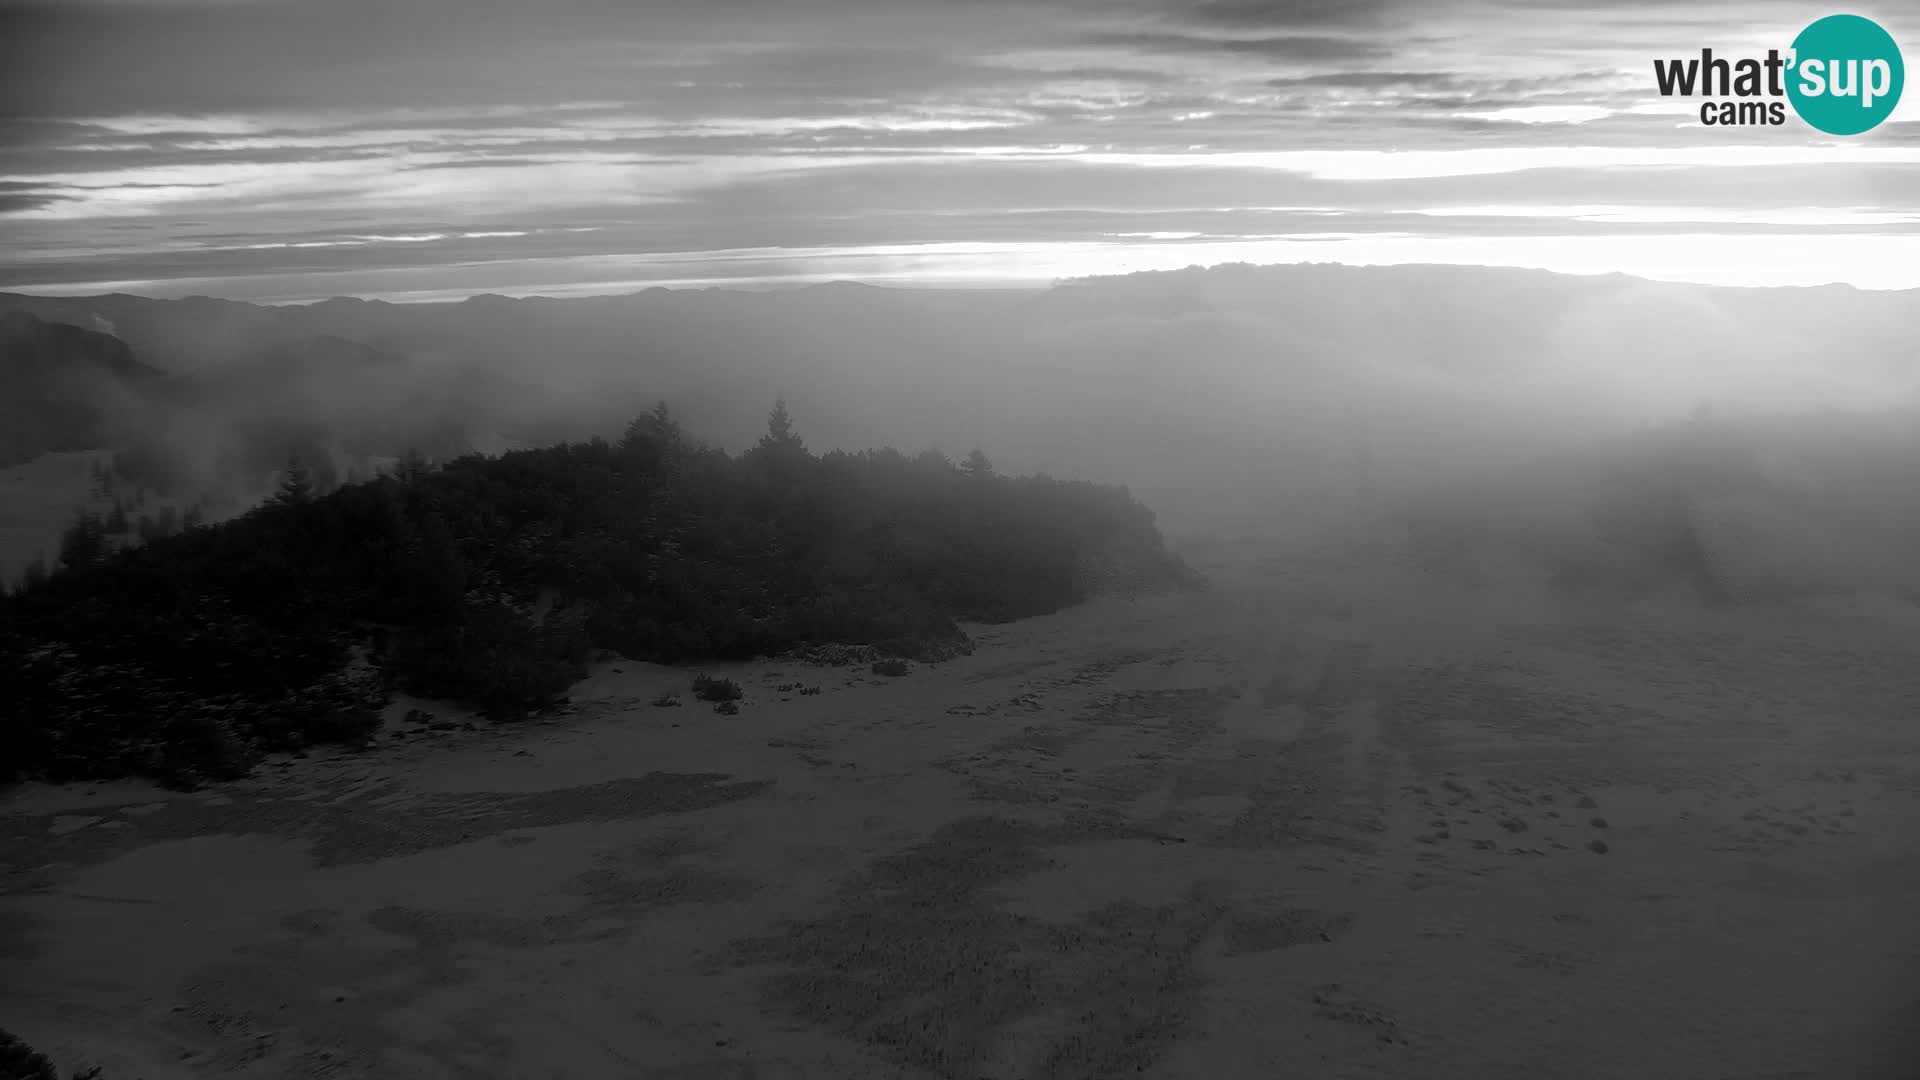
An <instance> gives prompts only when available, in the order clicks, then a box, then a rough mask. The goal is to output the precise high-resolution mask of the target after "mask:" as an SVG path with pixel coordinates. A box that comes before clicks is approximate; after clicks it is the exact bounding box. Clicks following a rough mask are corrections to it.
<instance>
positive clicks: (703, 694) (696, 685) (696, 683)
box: [693, 675, 746, 701]
mask: <svg viewBox="0 0 1920 1080" xmlns="http://www.w3.org/2000/svg"><path fill="white" fill-rule="evenodd" d="M693 696H694V697H697V698H699V699H700V700H701V701H739V700H740V699H741V698H743V697H745V696H746V691H744V690H742V689H740V684H739V683H737V682H734V681H733V680H732V679H714V678H710V677H708V676H706V675H695V676H694V677H693Z"/></svg>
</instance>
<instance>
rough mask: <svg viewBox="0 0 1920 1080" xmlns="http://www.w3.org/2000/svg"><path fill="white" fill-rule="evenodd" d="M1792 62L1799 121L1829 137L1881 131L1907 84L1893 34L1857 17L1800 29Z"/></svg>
mask: <svg viewBox="0 0 1920 1080" xmlns="http://www.w3.org/2000/svg"><path fill="white" fill-rule="evenodd" d="M1792 63H1793V74H1792V76H1791V77H1790V80H1789V82H1788V83H1787V98H1788V99H1789V100H1790V101H1792V102H1793V109H1794V111H1795V112H1797V113H1799V114H1800V119H1802V120H1805V121H1806V122H1807V123H1809V124H1811V125H1813V126H1814V127H1816V128H1818V129H1820V130H1821V131H1824V132H1826V133H1827V134H1829V135H1858V134H1860V133H1861V132H1863V131H1870V130H1872V129H1873V128H1875V127H1877V126H1878V125H1879V123H1880V121H1882V120H1885V119H1886V118H1887V117H1888V116H1889V115H1891V114H1892V112H1893V107H1894V106H1895V105H1897V104H1899V103H1900V88H1901V87H1902V86H1904V85H1905V84H1906V81H1907V72H1906V65H1905V64H1903V63H1901V60H1900V46H1899V45H1897V44H1895V43H1894V40H1893V35H1892V34H1889V33H1887V32H1886V31H1885V30H1883V29H1881V28H1880V24H1879V23H1877V22H1874V21H1873V20H1872V19H1866V18H1862V17H1860V16H1858V15H1829V16H1827V17H1826V18H1824V19H1820V20H1819V21H1817V22H1814V23H1812V24H1811V25H1809V26H1808V27H1807V28H1806V29H1805V30H1802V31H1800V36H1799V37H1797V38H1794V39H1793V61H1792Z"/></svg>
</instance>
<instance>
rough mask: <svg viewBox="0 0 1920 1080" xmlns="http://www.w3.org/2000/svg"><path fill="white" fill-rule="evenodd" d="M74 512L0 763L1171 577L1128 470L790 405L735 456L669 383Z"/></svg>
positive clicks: (176, 775) (908, 653)
mask: <svg viewBox="0 0 1920 1080" xmlns="http://www.w3.org/2000/svg"><path fill="white" fill-rule="evenodd" d="M88 524H89V523H86V522H82V523H80V524H78V525H76V527H75V530H73V532H74V535H73V536H71V537H70V541H71V542H70V543H68V544H66V545H63V552H62V555H63V558H62V565H61V566H59V567H57V568H54V569H53V570H52V571H51V572H50V573H48V574H46V575H34V576H33V577H32V578H31V579H30V580H28V581H27V582H26V583H24V584H23V585H22V586H21V587H20V588H19V589H17V590H16V591H15V592H14V593H13V594H12V595H11V596H8V597H7V598H6V599H5V600H4V601H0V635H3V636H0V740H4V741H3V742H0V762H4V763H5V767H6V768H7V769H8V770H9V771H11V772H12V773H14V774H16V775H33V776H42V777H46V778H50V779H78V778H102V777H112V776H119V775H127V774H141V775H149V776H153V777H156V778H159V779H162V780H165V781H168V782H173V783H193V782H196V781H199V780H203V779H218V778H228V777H235V776H239V775H243V774H245V773H246V772H247V771H248V769H249V768H250V767H251V765H252V764H253V763H254V762H255V761H256V760H257V759H258V757H259V755H260V754H262V753H263V752H269V751H284V750H297V749H299V748H301V747H303V746H305V745H307V744H311V743H330V742H331V743H339V742H346V743H357V742H364V741H365V740H367V739H368V738H370V737H371V736H372V735H373V733H374V732H375V731H376V730H377V729H378V727H379V724H380V710H381V709H382V708H383V707H384V706H385V704H386V703H387V702H388V700H389V698H390V695H391V694H392V693H393V692H395V691H400V692H405V693H410V694H416V695H421V696H425V697H431V698H438V699H445V700H450V701H455V702H459V703H462V704H467V705H471V706H474V707H477V708H480V709H484V710H485V711H486V712H487V713H488V714H490V715H491V716H493V717H494V718H496V719H511V718H516V717H522V716H525V715H527V714H528V713H529V712H530V711H535V710H539V709H541V708H544V707H547V706H551V705H553V704H556V703H558V702H560V701H561V700H563V699H564V697H565V695H566V693H567V690H568V688H569V686H570V685H571V684H572V683H574V682H575V681H576V680H577V679H579V678H580V677H581V676H583V675H584V674H585V672H586V668H587V664H588V662H589V661H590V659H591V658H592V657H593V656H594V655H595V653H596V651H599V650H608V651H611V652H612V653H617V654H619V655H621V656H625V657H628V658H632V659H636V660H649V661H657V662H662V663H687V662H695V661H721V660H730V659H749V658H752V657H756V656H772V655H781V654H785V653H789V652H792V651H795V650H799V649H804V648H806V647H809V646H816V645H823V644H830V643H846V644H853V643H857V644H864V645H870V646H872V647H873V648H874V649H875V650H876V651H878V652H879V653H881V654H884V655H887V656H892V657H904V658H915V659H929V660H937V659H940V658H942V657H946V656H951V655H953V654H954V653H955V652H956V651H961V650H965V649H966V648H967V637H966V635H965V633H964V632H963V631H962V630H961V628H960V625H959V624H960V623H961V622H966V621H978V622H999V621H1005V620H1011V619H1017V618H1022V617H1026V616H1031V615H1037V614H1042V613H1046V612H1051V611H1055V610H1058V609H1060V608H1063V607H1065V606H1068V605H1072V604H1074V603H1077V602H1079V601H1082V600H1084V599H1086V598H1087V597H1089V596H1090V595H1092V594H1093V593H1095V592H1097V591H1099V590H1100V589H1102V588H1103V587H1106V586H1109V585H1117V584H1120V583H1122V582H1125V583H1126V584H1127V585H1128V586H1129V587H1157V586H1163V585H1169V584H1174V583H1178V582H1181V581H1183V580H1186V578H1187V575H1186V572H1185V571H1184V570H1183V568H1182V567H1181V565H1180V564H1179V562H1178V560H1177V559H1175V558H1174V557H1173V556H1171V555H1170V554H1168V552H1167V551H1166V550H1165V548H1164V547H1163V546H1162V544H1161V539H1160V536H1159V534H1158V532H1157V530H1156V529H1155V526H1154V521H1153V515H1152V513H1151V512H1150V511H1149V510H1148V509H1147V508H1146V507H1144V506H1143V505H1141V504H1140V503H1139V502H1138V501H1136V500H1135V499H1134V498H1133V497H1132V496H1131V495H1130V494H1129V493H1128V492H1127V491H1126V490H1125V489H1121V488H1114V487H1106V486H1099V485H1094V484H1089V483H1083V482H1063V481H1056V480H1053V479H1050V478H1048V477H1045V476H1036V477H1022V478H1013V477H1006V476H1001V475H997V474H996V473H995V471H994V469H993V466H992V464H991V461H990V460H989V458H988V457H987V455H986V454H985V453H983V452H980V451H975V452H974V453H973V454H972V455H970V456H969V457H968V458H967V459H966V460H965V461H964V462H962V463H955V462H953V461H951V460H949V459H948V458H946V457H945V456H944V455H941V454H939V453H937V452H934V451H928V452H924V453H921V454H919V455H916V456H909V455H904V454H901V453H899V452H897V451H895V450H891V449H885V450H877V451H867V452H862V453H845V452H841V451H833V452H830V453H826V454H824V455H816V454H814V453H811V452H809V450H808V449H807V447H806V445H805V443H804V441H803V439H802V438H801V436H800V435H799V434H798V433H797V432H796V431H795V429H794V424H793V421H792V419H791V418H790V417H789V416H788V414H787V411H786V408H785V405H784V404H781V405H778V406H776V408H775V410H774V412H773V414H772V415H771V417H770V419H769V423H768V430H767V433H766V435H765V437H763V438H762V439H761V440H760V442H759V444H758V445H757V446H755V447H753V448H752V449H750V450H748V451H746V452H745V453H741V454H729V453H727V452H725V451H722V450H717V449H711V448H708V447H706V446H704V445H702V444H700V443H698V442H696V441H695V440H693V439H692V438H690V437H689V436H688V435H687V433H685V432H683V431H682V430H681V428H680V425H679V424H678V422H677V421H676V419H675V418H674V416H673V415H672V414H671V413H670V412H669V411H668V409H667V407H666V406H665V405H661V406H660V407H658V408H657V409H655V410H654V411H652V412H650V413H648V414H646V415H643V416H641V417H640V418H638V419H636V420H635V421H633V423H632V424H631V425H630V426H629V427H628V429H627V431H626V433H625V436H624V437H623V438H622V439H620V440H619V441H618V442H610V441H607V440H602V439H594V440H591V441H588V442H582V443H571V444H562V445H556V446H551V447H546V448H541V449H533V450H524V451H516V452H512V453H507V454H504V455H502V456H499V457H485V456H480V455H470V456H467V457H462V458H458V459H455V460H453V461H451V462H448V463H446V464H445V465H444V466H442V467H438V468H426V467H424V466H420V465H403V466H402V467H400V468H398V469H397V470H395V471H394V472H393V473H391V474H390V475H384V476H380V477H378V478H375V479H372V480H369V481H365V482H361V483H355V484H349V485H345V486H341V487H338V488H336V489H334V490H331V491H329V492H327V493H325V494H319V493H317V491H316V487H315V484H314V483H313V481H312V479H311V477H310V476H308V475H307V473H306V472H305V470H303V469H301V468H299V467H297V466H295V467H292V468H289V470H288V471H287V474H286V478H285V480H284V481H283V482H282V484H281V486H280V490H279V492H278V494H277V495H275V497H273V498H272V499H271V500H269V501H268V502H267V503H265V504H263V505H261V506H259V507H257V508H255V509H254V510H252V511H251V512H249V513H247V514H245V515H243V516H241V517H238V518H236V519H233V520H230V521H226V522H222V523H219V524H215V525H200V526H192V527H186V528H184V529H183V530H181V531H178V532H175V533H173V534H171V535H158V534H152V535H150V536H149V537H148V538H147V539H146V540H145V542H141V543H134V544H131V545H130V546H123V547H116V546H115V545H113V544H110V543H99V542H92V541H95V540H98V539H99V538H98V537H96V536H94V535H93V533H94V532H95V531H97V530H94V529H90V528H89V527H88Z"/></svg>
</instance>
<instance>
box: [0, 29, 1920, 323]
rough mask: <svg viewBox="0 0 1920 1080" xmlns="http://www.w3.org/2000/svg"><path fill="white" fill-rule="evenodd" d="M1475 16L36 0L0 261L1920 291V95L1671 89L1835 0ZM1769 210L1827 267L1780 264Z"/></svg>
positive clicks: (74, 279) (92, 275) (228, 275)
mask: <svg viewBox="0 0 1920 1080" xmlns="http://www.w3.org/2000/svg"><path fill="white" fill-rule="evenodd" d="M1436 7H1440V6H1439V5H1425V4H1412V3H1399V2H1394V0H1364V2H1336V0H1190V2H1175V0H1165V2H1159V3H1149V2H1146V0H1130V2H1126V3H1117V4H1116V3H1096V2H1093V0H1046V2H1043V3H1031V2H1024V0H1023V2H1020V3H1013V2H994V0H989V2H978V0H970V2H968V3H965V4H960V3H952V2H942V0H904V2H903V0H801V2H787V3H781V4H778V5H775V4H772V3H770V2H748V0H720V2H717V3H716V2H712V0H708V2H705V3H702V4H699V5H694V4H682V3H677V2H676V3H668V2H647V3H641V4H624V3H616V2H614V0H563V2H561V3H559V4H557V5H554V4H549V5H538V6H536V5H522V4H512V3H506V2H504V0H478V2H457V3H456V2H454V0H437V2H436V0H397V2H383V3H376V2H374V0H344V2H334V3H327V4H318V3H309V2H305V0H200V2H190V0H61V2H52V3H50V2H29V3H20V2H10V3H9V2H0V43H3V44H0V72H5V75H4V76H0V78H3V79H4V80H5V85H4V94H3V95H0V250H4V252H5V254H4V255H0V287H4V288H13V289H21V288H27V289H52V290H62V291H98V290H100V289H105V288H117V289H125V290H128V291H139V292H148V293H153V294H156V295H179V294H182V293H183V292H195V291H198V292H210V293H216V294H225V295H234V296H245V297H250V298H257V299H271V300H297V299H310V298H315V297H317V296H320V295H328V294H331V293H359V294H365V295H401V296H407V295H417V294H420V293H424V292H434V291H452V292H458V291H460V290H462V289H463V288H465V287H466V285H465V284H463V283H467V282H474V283H478V282H482V281H484V282H489V283H490V284H488V285H487V286H486V287H488V288H492V289H494V290H496V291H505V292H519V293H526V292H542V291H555V290H589V289H592V288H593V287H594V283H593V282H592V281H591V280H583V279H591V278H593V277H594V276H595V275H597V274H605V275H607V276H606V277H605V278H604V280H603V281H602V282H601V284H602V285H604V286H605V287H608V288H614V287H623V286H625V285H627V284H631V283H635V282H654V281H675V282H678V281H699V280H712V279H720V280H740V279H752V280H761V279H768V280H777V279H781V278H783V277H798V278H807V277H813V276H818V275H820V274H827V275H829V276H832V275H835V274H838V273H841V272H842V271H844V272H845V276H870V277H874V278H876V279H886V280H914V279H920V278H926V279H939V278H942V277H943V276H944V277H945V278H950V279H965V280H977V281H981V282H991V281H1014V280H1020V281H1032V280H1045V279H1046V278H1047V277H1048V276H1050V275H1054V274H1056V273H1060V274H1066V275H1077V274H1083V273H1099V272H1105V271H1108V270H1114V271H1119V270H1126V269H1134V268H1139V267H1141V266H1142V265H1155V266H1157V265H1167V264H1171V265H1186V264H1187V263H1189V262H1206V261H1209V260H1215V259H1220V258H1231V257H1237V256H1251V257H1254V258H1275V259H1293V258H1304V257H1308V254H1307V251H1306V250H1305V249H1308V248H1311V249H1312V252H1313V254H1314V255H1316V256H1317V257H1322V258H1332V259H1345V260H1350V261H1382V260H1385V261H1399V260H1402V259H1408V258H1411V259H1416V260H1420V261H1427V260H1432V261H1458V260H1459V259H1461V258H1467V257H1469V256H1473V257H1482V256H1484V257H1486V258H1489V259H1495V260H1500V259H1517V260H1523V261H1525V262H1526V264H1528V265H1548V266H1550V267H1552V268H1557V269H1575V268H1587V267H1594V268H1598V269H1601V270H1605V269H1617V270H1622V271H1626V272H1634V273H1650V274H1655V275H1668V276H1671V275H1673V274H1686V275H1690V276H1692V277H1694V278H1696V279H1698V278H1704V279H1708V280H1716V281H1738V280H1743V278H1744V279H1750V280H1753V281H1755V282H1756V283H1758V282H1769V283H1771V282H1777V281H1786V282H1807V283H1817V282H1823V281H1849V282H1853V283H1856V284H1861V285H1867V286H1872V287H1893V286H1913V285H1920V261H1916V260H1913V259H1912V258H1911V256H1910V255H1906V256H1902V254H1901V253H1902V252H1907V251H1910V250H1911V249H1912V247H1913V244H1914V236H1913V234H1914V232H1915V231H1916V222H1917V221H1920V189H1917V188H1916V187H1915V186H1914V185H1913V184H1912V183H1911V176H1912V175H1913V171H1914V169H1915V166H1916V164H1920V120H1912V119H1905V118H1906V117H1913V116H1916V115H1920V114H1916V113H1915V112H1914V107H1913V106H1911V103H1907V104H1904V105H1903V107H1902V110H1901V112H1900V113H1898V114H1896V116H1895V118H1894V120H1893V121H1891V122H1889V123H1887V124H1885V125H1883V126H1882V127H1881V128H1880V129H1878V130H1876V131H1875V132H1873V133H1871V134H1869V135H1867V136H1863V137H1860V138H1856V139H1853V140H1846V141H1840V142H1837V143H1836V142H1835V141H1834V140H1828V139H1825V138H1822V137H1818V133H1816V132H1813V131H1811V129H1808V128H1806V127H1805V126H1803V125H1800V124H1799V123H1798V121H1797V120H1791V119H1790V121H1789V123H1788V125H1786V126H1783V127H1745V128H1741V127H1733V128H1725V127H1704V126H1701V125H1700V123H1699V121H1698V118H1697V115H1696V112H1697V103H1693V104H1689V103H1679V104H1676V103H1674V102H1670V101H1663V100H1662V99H1661V98H1660V97H1659V96H1658V95H1657V93H1656V92H1655V91H1654V88H1653V85H1652V78H1651V61H1652V59H1653V58H1655V57H1665V56H1680V55H1686V54H1688V53H1697V52H1698V50H1699V49H1700V48H1702V47H1705V46H1711V47H1713V48H1714V49H1715V50H1716V51H1717V52H1721V53H1723V54H1730V55H1744V54H1755V53H1763V52H1764V51H1765V49H1766V48H1768V47H1785V45H1786V44H1787V43H1788V42H1790V41H1791V38H1792V36H1793V34H1794V33H1795V32H1797V30H1798V29H1799V27H1800V26H1802V25H1804V23H1805V22H1807V21H1810V19H1811V18H1812V17H1814V16H1816V15H1818V14H1821V13H1822V12H1808V11H1805V10H1801V9H1799V8H1798V7H1797V6H1795V5H1786V4H1778V3H1771V2H1764V3H1743V4H1737V5H1736V4H1731V3H1728V4H1723V5H1720V6H1718V7H1716V6H1715V5H1711V4H1709V5H1689V6H1688V7H1687V9H1686V11H1685V12H1684V13H1680V12H1676V11H1675V10H1674V9H1673V8H1672V6H1671V5H1659V4H1653V3H1636V2H1631V0H1610V2H1605V3H1592V4H1585V5H1577V6H1576V5H1572V4H1549V5H1540V4H1527V5H1522V4H1519V3H1518V2H1510V3H1508V2H1500V0H1477V2H1475V3H1472V4H1470V5H1459V6H1449V7H1446V8H1445V9H1444V10H1433V9H1434V8H1436ZM1881 21H1882V22H1883V24H1885V25H1887V26H1888V27H1889V29H1890V30H1892V32H1893V33H1894V34H1895V36H1896V38H1899V39H1901V40H1903V41H1920V24H1915V21H1914V20H1912V19H1908V20H1906V21H1905V22H1903V21H1902V20H1901V19H1900V18H1899V17H1896V16H1892V15H1884V16H1882V20H1881ZM1765 236H1772V237H1776V238H1778V239H1779V240H1780V241H1781V243H1782V245H1783V246H1781V247H1779V248H1777V249H1775V250H1778V251H1780V252H1782V253H1783V255H1790V256H1791V258H1777V259H1772V260H1766V259H1763V260H1761V264H1760V265H1756V264H1755V262H1754V251H1755V247H1754V245H1755V241H1756V237H1765ZM743 251H744V252H753V253H755V254H754V255H753V256H752V257H751V258H750V259H746V260H742V258H741V257H740V256H739V254H738V253H740V252H743ZM903 253H906V254H903ZM1236 253H1237V255H1236ZM743 262H744V263H748V264H751V266H752V267H753V272H752V273H747V274H742V273H740V272H739V271H740V269H741V267H742V265H743ZM876 268H881V269H876ZM1903 275H1911V276H1912V278H1913V280H1906V278H1905V277H1903ZM315 290H319V291H318V292H316V291H315Z"/></svg>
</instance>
